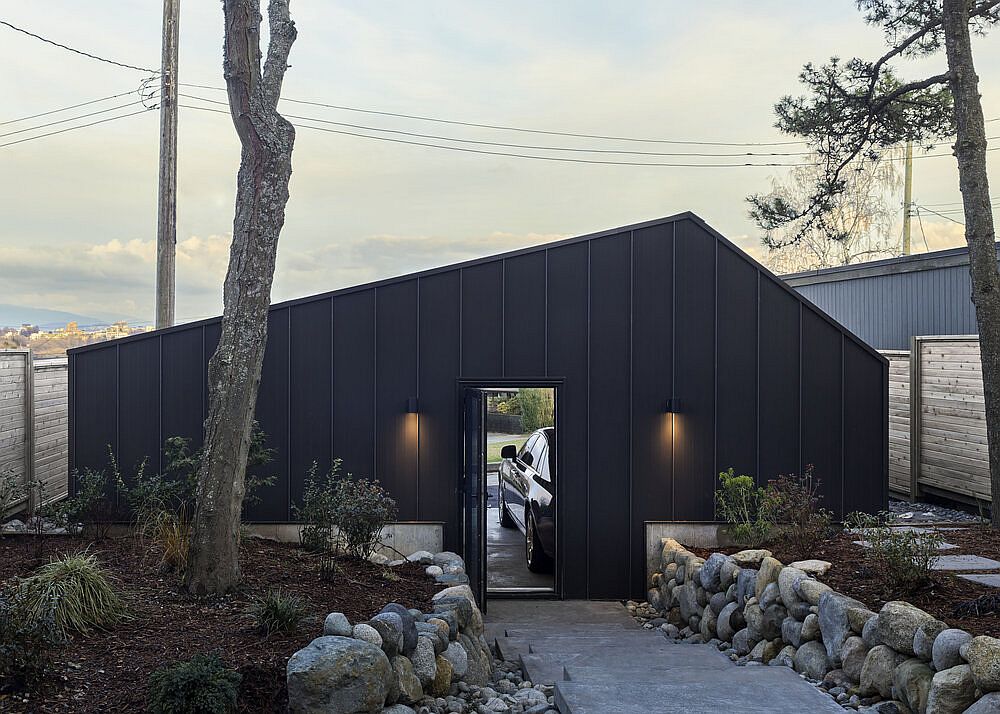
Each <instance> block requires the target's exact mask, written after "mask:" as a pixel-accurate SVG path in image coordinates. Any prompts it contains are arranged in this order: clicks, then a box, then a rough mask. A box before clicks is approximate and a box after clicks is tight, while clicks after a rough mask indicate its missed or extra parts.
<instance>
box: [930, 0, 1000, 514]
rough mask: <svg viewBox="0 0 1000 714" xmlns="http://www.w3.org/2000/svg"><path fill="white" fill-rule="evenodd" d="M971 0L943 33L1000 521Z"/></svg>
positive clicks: (999, 299) (989, 246) (960, 1)
mask: <svg viewBox="0 0 1000 714" xmlns="http://www.w3.org/2000/svg"><path fill="white" fill-rule="evenodd" d="M970 4H971V3H970V0H944V23H943V28H944V36H945V49H946V51H947V56H948V70H949V73H950V77H949V80H948V84H949V87H950V88H951V93H952V97H953V98H954V103H955V123H956V125H957V127H958V138H957V140H956V141H955V147H954V149H955V156H956V158H957V159H958V184H959V188H960V189H961V191H962V205H963V207H964V209H965V240H966V242H967V243H968V244H969V274H970V275H971V277H972V302H973V303H974V304H975V306H976V322H977V323H978V325H979V346H980V352H981V359H982V363H983V391H984V393H985V395H986V435H987V442H988V443H989V453H990V487H991V493H992V494H993V504H994V507H993V509H992V511H993V517H992V521H993V527H994V528H998V527H1000V507H998V505H997V501H998V499H1000V271H998V270H997V251H996V246H995V240H996V229H995V227H994V225H993V214H992V212H991V207H990V186H989V180H988V178H987V175H986V129H985V124H984V122H983V105H982V102H981V101H980V95H979V77H978V76H976V69H975V66H974V65H973V61H972V42H971V39H970V36H969V34H970V33H969V8H970Z"/></svg>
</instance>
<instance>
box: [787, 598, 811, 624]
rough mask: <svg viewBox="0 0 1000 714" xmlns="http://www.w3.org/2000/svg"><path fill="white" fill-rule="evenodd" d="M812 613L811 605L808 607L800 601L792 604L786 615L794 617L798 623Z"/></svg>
mask: <svg viewBox="0 0 1000 714" xmlns="http://www.w3.org/2000/svg"><path fill="white" fill-rule="evenodd" d="M812 611H813V605H810V604H809V603H807V602H804V601H802V600H798V601H796V602H793V603H792V604H791V606H790V607H788V614H789V615H791V616H792V617H794V618H795V619H796V620H798V621H799V622H802V621H803V620H805V619H806V618H807V617H808V616H809V613H811V612H812Z"/></svg>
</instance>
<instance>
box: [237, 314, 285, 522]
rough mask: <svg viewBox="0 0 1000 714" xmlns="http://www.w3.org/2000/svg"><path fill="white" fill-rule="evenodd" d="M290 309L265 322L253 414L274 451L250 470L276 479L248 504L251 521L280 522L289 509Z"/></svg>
mask: <svg viewBox="0 0 1000 714" xmlns="http://www.w3.org/2000/svg"><path fill="white" fill-rule="evenodd" d="M290 310H291V308H284V309H280V310H272V311H271V314H270V315H269V316H268V320H267V349H266V350H265V352H264V364H263V366H262V367H261V371H260V391H259V392H258V393H257V410H256V412H255V414H256V418H257V422H258V423H259V424H260V428H261V429H263V431H264V433H265V434H267V446H268V448H271V449H274V461H272V462H271V463H269V464H264V465H262V466H257V467H255V468H252V469H249V471H248V473H250V474H255V475H257V476H263V477H267V476H275V477H276V479H275V482H274V484H273V485H271V486H261V487H259V488H258V489H257V492H256V495H257V496H258V497H259V499H260V500H259V501H258V502H257V503H253V504H250V505H249V506H248V508H247V516H248V518H249V519H250V520H261V521H282V520H285V519H287V518H288V514H289V512H290V510H291V502H290V501H289V477H288V476H289V450H288V443H289V438H288V434H289V426H290V425H289V422H288V404H289V402H288V398H289V388H288V387H289V371H288V366H289V364H288V347H289V324H288V316H289V312H290Z"/></svg>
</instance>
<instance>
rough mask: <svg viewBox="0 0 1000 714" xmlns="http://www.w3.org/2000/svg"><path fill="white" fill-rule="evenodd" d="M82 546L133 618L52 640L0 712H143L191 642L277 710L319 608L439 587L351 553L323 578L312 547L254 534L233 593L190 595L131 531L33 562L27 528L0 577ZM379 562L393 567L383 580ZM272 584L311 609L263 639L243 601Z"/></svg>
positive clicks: (48, 543)
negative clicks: (297, 622)
mask: <svg viewBox="0 0 1000 714" xmlns="http://www.w3.org/2000/svg"><path fill="white" fill-rule="evenodd" d="M88 546H89V547H90V549H91V551H92V552H96V553H97V554H98V557H99V558H100V560H101V561H102V562H103V564H104V565H105V566H106V567H107V568H108V570H109V571H110V572H111V573H113V574H114V576H115V577H116V578H117V579H118V580H119V581H120V584H121V586H122V588H123V590H124V591H125V593H126V597H127V598H128V603H129V606H130V608H131V610H132V613H133V615H134V617H133V619H131V620H129V621H127V622H124V623H122V624H121V625H118V626H116V627H115V628H113V629H111V630H109V631H107V632H98V633H95V634H92V635H90V636H89V637H85V638H84V637H77V638H75V639H74V640H73V641H72V642H71V643H69V644H68V645H66V646H65V647H61V648H59V649H57V650H56V651H55V656H54V660H55V664H54V666H53V669H52V671H51V672H50V673H48V674H47V675H46V677H45V682H44V684H43V685H42V689H41V691H39V692H33V693H31V694H30V696H29V698H28V701H23V700H21V699H20V698H19V697H9V698H7V699H6V700H5V699H4V698H3V696H2V695H0V711H5V712H6V711H11V712H74V713H76V712H111V711H143V710H144V709H145V701H146V692H147V687H148V681H149V676H150V674H151V673H152V672H153V671H155V670H156V669H158V668H160V667H162V666H164V665H166V664H170V663H173V662H176V661H179V660H184V659H189V658H190V657H192V656H194V655H195V654H198V653H201V652H219V654H220V656H221V657H222V659H223V660H224V661H225V662H226V663H227V665H229V666H230V667H233V668H234V669H237V670H239V671H240V673H241V674H242V675H243V682H242V684H241V687H240V699H239V711H240V712H247V713H250V712H253V713H257V712H283V711H285V707H286V703H287V692H286V691H285V665H286V663H287V662H288V658H289V657H290V656H291V655H292V654H293V653H294V652H295V651H296V650H298V649H300V648H301V647H303V646H304V645H306V644H308V643H309V642H310V641H311V640H312V639H313V638H315V637H317V636H319V635H320V634H322V627H323V618H324V617H325V616H326V615H327V613H329V612H334V611H339V612H343V613H344V614H345V615H347V617H348V618H349V619H350V620H351V622H358V621H363V620H367V619H368V618H369V617H371V616H372V615H374V614H375V613H376V612H378V611H379V610H380V609H381V608H382V606H383V605H385V604H386V603H388V602H391V601H395V602H399V603H401V604H403V605H404V606H406V607H415V608H418V609H421V610H429V609H430V599H431V597H432V596H433V595H434V593H435V592H437V591H438V590H439V589H440V588H441V586H439V585H437V584H435V583H434V581H433V580H431V579H430V578H428V577H427V576H426V575H425V574H424V572H423V566H420V565H417V564H409V563H407V564H405V565H402V566H399V567H396V568H392V570H391V571H388V570H387V569H386V568H383V567H381V566H377V565H374V564H372V563H369V562H367V561H361V560H356V559H341V560H339V561H338V562H339V565H340V572H339V574H338V577H337V578H336V579H335V580H333V581H332V582H331V581H325V580H322V579H320V577H319V575H318V569H317V557H316V556H314V555H312V554H310V553H307V552H305V551H303V550H302V549H301V548H298V547H296V546H293V545H289V544H281V543H275V542H272V541H266V540H260V539H253V540H251V541H249V542H248V543H247V544H246V545H245V546H244V548H243V552H242V556H241V568H242V572H243V576H244V580H245V582H244V584H243V586H242V587H241V589H240V591H239V592H237V593H234V594H232V595H229V596H227V597H224V598H216V599H211V600H195V599H192V598H190V597H188V596H187V595H185V594H184V593H183V592H181V591H180V589H179V587H178V584H179V583H178V578H177V576H176V575H173V574H162V573H160V572H159V569H158V558H157V557H156V555H155V554H151V553H148V552H147V551H146V550H145V549H143V548H142V547H141V546H139V544H138V543H137V542H136V541H135V540H133V539H132V538H129V537H123V538H109V539H106V540H104V541H103V542H100V543H91V542H90V541H89V540H87V539H83V538H69V537H48V538H45V539H44V546H43V550H42V558H41V560H39V559H38V558H37V557H36V554H35V546H34V543H33V542H32V541H31V539H30V537H21V536H18V537H11V536H8V537H6V538H4V539H3V540H0V581H4V580H7V579H8V578H10V577H12V576H18V575H27V574H28V573H30V572H31V570H32V569H33V568H35V567H37V565H39V564H40V563H41V562H45V561H47V560H48V558H49V557H50V556H53V555H56V554H60V553H67V552H74V551H78V550H83V549H85V548H87V547H88ZM387 572H391V573H392V574H393V575H390V577H388V578H387V577H386V573H387ZM276 588H280V589H281V590H282V591H283V592H285V593H292V594H295V595H297V596H299V597H301V598H302V599H303V600H304V601H305V602H306V605H307V610H308V613H309V617H308V618H306V620H305V621H304V622H303V623H302V625H301V626H300V628H299V631H298V632H296V633H295V634H292V635H281V634H274V635H271V636H270V637H268V638H265V637H264V636H263V635H261V634H259V633H258V632H256V631H255V629H254V622H253V618H252V617H251V616H250V614H249V609H250V607H251V605H252V604H253V602H254V600H255V599H256V598H258V597H260V596H263V595H264V594H266V593H267V592H268V591H269V590H272V589H276Z"/></svg>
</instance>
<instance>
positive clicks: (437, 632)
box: [407, 622, 448, 656]
mask: <svg viewBox="0 0 1000 714" xmlns="http://www.w3.org/2000/svg"><path fill="white" fill-rule="evenodd" d="M442 624H444V634H442V632H441V629H440V628H439V627H438V626H437V625H435V624H432V623H430V622H418V623H416V627H417V636H418V639H419V638H420V637H423V638H424V639H428V640H430V641H431V644H432V646H433V647H434V654H435V655H439V654H441V653H442V652H444V649H445V647H447V646H448V625H447V624H445V623H442ZM407 656H410V655H407Z"/></svg>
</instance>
